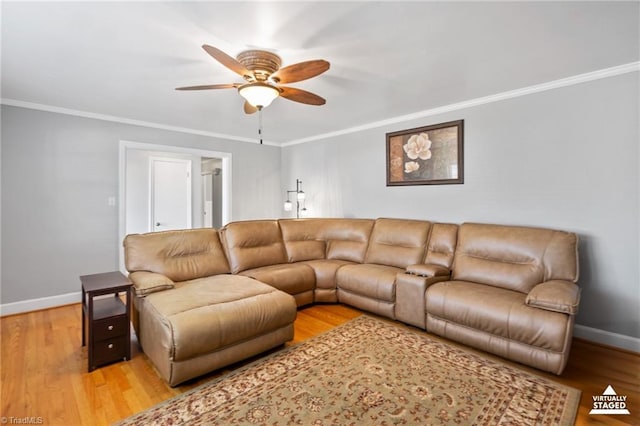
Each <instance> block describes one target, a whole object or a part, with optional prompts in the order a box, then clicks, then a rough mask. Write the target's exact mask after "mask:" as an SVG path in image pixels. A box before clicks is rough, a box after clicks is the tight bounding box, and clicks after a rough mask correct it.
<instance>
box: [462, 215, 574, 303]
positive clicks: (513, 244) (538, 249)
mask: <svg viewBox="0 0 640 426" xmlns="http://www.w3.org/2000/svg"><path fill="white" fill-rule="evenodd" d="M452 278H453V279H454V280H462V281H472V282H477V283H482V284H489V285H493V286H496V287H502V288H506V289H509V290H515V291H519V292H522V293H528V292H529V291H530V290H531V289H532V288H533V287H534V286H535V285H536V284H539V283H541V282H544V281H549V280H565V281H572V282H576V281H577V280H578V237H577V235H576V234H573V233H570V232H563V231H555V230H551V229H544V228H529V227H520V226H505V225H487V224H477V223H464V224H462V225H460V228H459V231H458V244H457V247H456V253H455V259H454V262H453V274H452Z"/></svg>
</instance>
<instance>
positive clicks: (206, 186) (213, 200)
mask: <svg viewBox="0 0 640 426" xmlns="http://www.w3.org/2000/svg"><path fill="white" fill-rule="evenodd" d="M200 170H201V171H200V175H201V179H202V204H203V206H202V207H203V209H202V226H203V227H204V228H216V229H219V228H221V227H222V187H223V183H222V160H220V159H219V158H203V159H202V165H201V168H200Z"/></svg>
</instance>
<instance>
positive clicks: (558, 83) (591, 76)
mask: <svg viewBox="0 0 640 426" xmlns="http://www.w3.org/2000/svg"><path fill="white" fill-rule="evenodd" d="M638 71H640V61H636V62H630V63H628V64H623V65H618V66H615V67H610V68H604V69H601V70H597V71H592V72H588V73H584V74H578V75H575V76H572V77H567V78H562V79H559V80H553V81H550V82H547V83H542V84H536V85H533V86H528V87H524V88H520V89H515V90H510V91H507V92H502V93H497V94H494V95H489V96H484V97H481V98H476V99H470V100H467V101H463V102H458V103H455V104H450V105H444V106H441V107H436V108H431V109H427V110H424V111H418V112H415V113H412V114H407V115H401V116H397V117H392V118H389V119H386V120H381V121H375V122H371V123H366V124H362V125H360V126H354V127H349V128H346V129H341V130H336V131H334V132H328V133H322V134H318V135H314V136H309V137H306V138H300V139H294V140H291V141H288V142H284V143H282V144H280V143H276V142H273V141H267V140H263V144H264V145H271V146H279V147H287V146H292V145H298V144H303V143H308V142H314V141H319V140H323V139H328V138H332V137H336V136H342V135H347V134H350V133H356V132H361V131H363V130H369V129H375V128H378V127H384V126H390V125H394V124H398V123H403V122H406V121H411V120H415V119H418V118H425V117H430V116H434V115H438V114H443V113H447V112H452V111H459V110H462V109H466V108H472V107H476V106H479V105H486V104H490V103H493V102H500V101H504V100H507V99H513V98H517V97H520V96H527V95H531V94H534V93H540V92H545V91H547V90H553V89H559V88H562V87H568V86H573V85H576V84H580V83H586V82H589V81H594V80H600V79H603V78H609V77H614V76H617V75H621V74H627V73H631V72H638ZM0 103H2V104H3V105H9V106H15V107H20V108H28V109H35V110H40V111H48V112H56V113H59V114H66V115H74V116H77V117H84V118H92V119H96V120H103V121H110V122H114V123H122V124H129V125H133V126H142V127H150V128H154V129H160V130H168V131H172V132H179V133H187V134H192V135H198V136H208V137H213V138H219V139H224V140H232V141H238V142H247V143H254V144H257V143H258V140H257V139H254V138H246V137H242V136H235V135H228V134H224V133H216V132H209V131H205V130H198V129H191V128H188V127H179V126H171V125H167V124H161V123H154V122H150V121H142V120H133V119H129V118H124V117H118V116H114V115H107V114H98V113H94V112H88V111H80V110H75V109H70V108H62V107H58V106H53V105H45V104H39V103H35V102H26V101H20V100H16V99H10V98H1V99H0Z"/></svg>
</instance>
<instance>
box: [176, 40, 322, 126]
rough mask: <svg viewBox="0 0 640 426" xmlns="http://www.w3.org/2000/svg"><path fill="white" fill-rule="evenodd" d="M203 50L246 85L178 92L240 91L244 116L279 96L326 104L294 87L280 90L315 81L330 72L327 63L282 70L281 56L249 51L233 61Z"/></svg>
mask: <svg viewBox="0 0 640 426" xmlns="http://www.w3.org/2000/svg"><path fill="white" fill-rule="evenodd" d="M202 48H203V49H204V50H205V51H206V52H207V53H208V54H209V55H211V56H212V57H213V59H215V60H216V61H218V62H220V63H221V64H222V65H224V66H225V67H227V68H229V69H230V70H231V71H233V72H235V73H236V74H239V75H240V76H242V78H244V79H245V81H246V82H245V83H229V84H208V85H203V86H188V87H177V88H176V90H210V89H238V93H240V96H242V97H243V98H245V103H244V112H245V113H247V114H253V113H254V112H256V111H259V110H261V109H262V108H264V107H266V106H269V104H271V102H272V101H273V100H274V99H275V98H277V97H278V96H282V97H283V98H285V99H289V100H290V101H294V102H300V103H303V104H308V105H324V104H325V103H326V100H325V99H324V98H321V97H320V96H318V95H316V94H315V93H311V92H307V91H306V90H302V89H296V88H295V87H287V86H281V85H280V84H282V83H295V82H298V81H302V80H307V79H309V78H312V77H316V76H318V75H320V74H322V73H323V72H325V71H327V70H328V69H329V62H327V61H325V60H324V59H315V60H311V61H305V62H300V63H297V64H293V65H289V66H286V67H284V68H280V66H281V64H282V60H281V59H280V57H279V56H278V55H276V54H275V53H272V52H268V51H266V50H255V49H254V50H246V51H244V52H241V53H240V54H238V56H237V58H232V57H231V56H229V55H227V54H226V53H224V52H223V51H221V50H219V49H217V48H215V47H213V46H209V45H207V44H204V45H202Z"/></svg>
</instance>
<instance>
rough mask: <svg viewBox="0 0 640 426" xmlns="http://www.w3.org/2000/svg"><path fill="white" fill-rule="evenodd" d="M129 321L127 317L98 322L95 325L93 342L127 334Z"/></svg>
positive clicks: (122, 316)
mask: <svg viewBox="0 0 640 426" xmlns="http://www.w3.org/2000/svg"><path fill="white" fill-rule="evenodd" d="M128 326H129V319H128V318H127V316H126V315H120V316H117V317H111V318H105V319H101V320H96V321H94V323H93V340H94V342H98V341H101V340H105V339H113V338H115V337H119V336H123V335H125V334H127V327H128Z"/></svg>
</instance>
